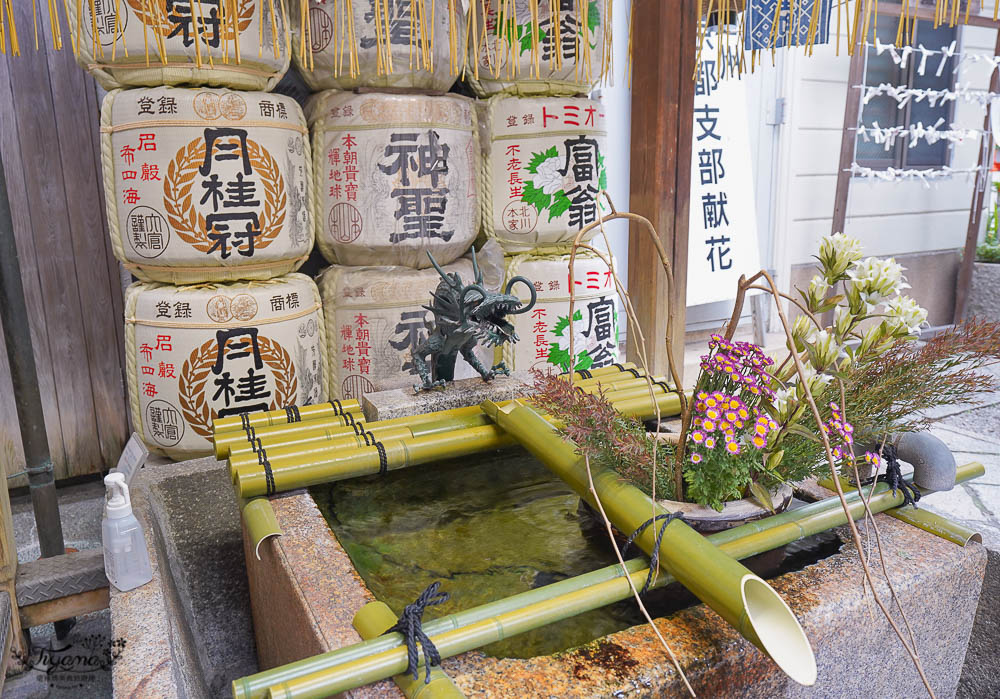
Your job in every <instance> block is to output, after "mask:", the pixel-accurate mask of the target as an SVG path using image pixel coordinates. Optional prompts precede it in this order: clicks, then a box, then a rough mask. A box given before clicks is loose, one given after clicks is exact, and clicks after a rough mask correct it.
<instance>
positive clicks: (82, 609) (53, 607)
mask: <svg viewBox="0 0 1000 699" xmlns="http://www.w3.org/2000/svg"><path fill="white" fill-rule="evenodd" d="M110 602H111V592H110V588H107V587H99V588H97V589H96V590H88V591H87V592H78V593H77V594H75V595H69V596H68V597H60V598H59V599H54V600H49V601H48V602H39V603H38V604H29V605H28V606H26V607H21V609H20V614H21V625H22V626H24V628H26V629H29V628H31V627H32V626H41V625H42V624H49V623H51V622H53V621H62V620H63V619H72V618H73V617H77V616H83V615H84V614H90V613H91V612H97V611H100V610H102V609H107V608H108V605H109V604H110Z"/></svg>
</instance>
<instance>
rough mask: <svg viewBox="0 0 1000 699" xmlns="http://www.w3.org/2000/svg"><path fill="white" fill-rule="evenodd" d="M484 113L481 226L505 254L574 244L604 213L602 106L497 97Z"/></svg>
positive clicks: (556, 99)
mask: <svg viewBox="0 0 1000 699" xmlns="http://www.w3.org/2000/svg"><path fill="white" fill-rule="evenodd" d="M481 109H482V115H481V123H482V127H483V130H484V135H483V156H484V157H483V187H482V193H483V196H482V204H483V227H484V229H485V230H486V234H487V235H488V236H491V237H493V238H496V239H497V240H498V241H499V242H500V244H501V245H502V246H503V247H504V250H506V251H508V252H527V251H529V250H532V249H534V248H536V247H540V246H547V245H556V244H559V243H567V242H570V241H572V240H573V237H574V236H575V235H576V234H577V233H578V232H579V231H580V229H582V228H583V227H584V226H586V225H587V224H589V223H593V222H594V221H596V220H597V219H598V217H599V216H601V215H602V214H603V213H605V211H604V208H603V207H604V204H603V202H599V201H598V199H597V194H598V192H600V191H601V190H602V189H606V188H607V186H608V183H607V167H606V165H605V157H606V152H607V134H606V132H605V117H604V107H603V105H602V104H601V103H600V102H597V101H594V100H589V99H584V98H569V97H536V98H519V97H508V96H504V95H500V96H497V97H492V98H490V99H489V100H487V101H485V102H483V103H482V107H481ZM594 233H596V230H595V231H593V233H592V235H593V234H594Z"/></svg>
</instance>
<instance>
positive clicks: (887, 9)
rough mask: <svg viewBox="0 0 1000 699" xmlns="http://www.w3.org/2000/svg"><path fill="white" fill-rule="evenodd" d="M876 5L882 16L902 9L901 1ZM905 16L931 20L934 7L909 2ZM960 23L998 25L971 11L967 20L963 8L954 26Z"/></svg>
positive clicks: (893, 13) (988, 26)
mask: <svg viewBox="0 0 1000 699" xmlns="http://www.w3.org/2000/svg"><path fill="white" fill-rule="evenodd" d="M877 7H878V13H879V15H882V16H884V17H899V15H900V13H902V11H903V5H902V3H899V4H896V3H892V4H890V3H887V2H884V3H882V4H881V5H878V6H877ZM906 17H907V21H909V20H910V19H913V18H916V19H924V20H929V21H931V22H933V21H934V8H933V7H928V6H927V5H918V6H917V7H914V6H913V3H912V2H911V3H910V8H909V9H908V10H907V12H906ZM942 24H948V21H947V18H946V19H945V21H944V22H942ZM961 24H966V25H968V26H970V27H986V28H987V29H996V28H997V27H1000V22H998V21H996V20H994V19H993V18H992V17H982V16H980V15H976V14H972V13H971V12H970V13H969V18H968V20H966V19H965V10H964V9H962V10H961V11H960V12H959V14H958V23H957V24H956V26H958V25H961Z"/></svg>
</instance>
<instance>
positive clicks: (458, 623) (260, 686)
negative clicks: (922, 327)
mask: <svg viewBox="0 0 1000 699" xmlns="http://www.w3.org/2000/svg"><path fill="white" fill-rule="evenodd" d="M984 473H985V469H984V468H983V465H982V464H979V463H969V464H965V465H963V466H959V467H958V470H957V472H956V477H955V482H956V483H962V482H965V481H967V480H971V479H974V478H978V477H980V476H982V475H983V474H984ZM846 499H847V502H848V509H849V510H850V512H851V516H852V518H854V519H860V518H861V517H863V516H864V514H865V511H864V504H863V503H862V502H861V499H860V496H859V495H858V493H857V492H853V493H849V494H847V495H846ZM902 502H903V498H902V495H901V494H893V493H892V491H891V490H890V489H889V487H888V486H887V485H885V484H884V483H879V484H877V485H876V487H875V493H874V495H873V496H872V499H871V501H870V503H869V507H870V509H871V510H872V512H884V511H888V512H892V511H894V510H893V509H890V508H898V507H899V506H900V505H901V504H902ZM846 522H847V516H846V515H845V514H844V510H843V508H842V507H841V504H840V500H839V499H838V498H837V497H836V496H834V497H830V498H827V499H825V500H821V501H819V502H815V503H811V504H809V505H805V506H803V507H800V508H796V509H794V510H786V511H785V512H783V513H781V514H778V515H774V516H771V517H766V518H764V519H761V520H757V521H755V522H749V523H747V524H743V525H741V526H739V527H734V528H733V529H729V530H726V531H723V532H717V533H715V534H711V535H709V536H708V537H706V538H707V539H708V540H709V541H711V542H712V543H713V544H715V545H717V546H718V547H719V549H720V550H722V551H723V552H724V553H726V554H728V555H730V556H732V557H733V558H738V559H743V558H748V557H750V556H755V555H757V554H759V553H764V552H765V551H770V550H772V549H774V548H777V547H778V546H784V545H785V544H789V543H791V542H793V541H797V540H798V539H801V538H804V537H807V536H812V535H814V534H818V533H820V532H823V531H827V530H829V529H832V528H834V527H838V526H841V525H843V524H845V523H846ZM648 565H649V564H648V561H646V560H644V559H639V558H635V559H631V560H628V561H625V568H626V570H627V571H628V573H629V574H630V575H633V577H635V578H636V585H637V586H639V585H641V584H642V582H641V581H642V580H645V577H646V575H647V574H648ZM616 578H617V579H618V580H619V581H620V582H621V584H620V585H619V586H618V588H616V591H615V595H616V596H615V597H614V598H613V599H611V600H610V601H609V602H608V603H611V602H617V601H620V600H622V599H626V598H628V597H630V596H631V595H632V591H631V588H630V587H629V586H628V584H627V583H626V582H625V579H624V577H622V571H621V567H620V566H619V565H617V564H615V565H610V566H606V567H604V568H601V569H599V570H595V571H593V572H591V573H586V574H584V575H578V576H576V577H573V578H568V579H566V580H561V581H559V582H555V583H552V584H550V585H545V586H544V587H540V588H536V589H534V590H528V591H526V592H522V593H519V594H516V595H513V596H511V597H508V598H506V599H501V600H497V601H495V602H489V603H487V604H483V605H480V606H478V607H473V608H472V609H467V610H465V611H462V612H457V613H455V614H451V615H448V616H446V617H441V618H438V619H434V620H431V621H428V622H426V623H425V624H424V625H423V629H424V632H425V633H426V634H427V635H428V636H431V637H432V638H433V637H436V636H437V635H438V634H441V633H444V632H445V631H449V630H452V629H458V628H461V627H463V626H467V625H469V624H473V623H477V622H481V621H484V620H486V619H490V618H492V617H496V616H498V615H501V614H503V613H505V612H509V611H512V610H515V609H521V608H524V607H526V606H529V605H533V604H538V603H543V602H546V601H551V600H555V599H557V598H559V597H561V596H562V595H564V594H567V593H570V592H574V591H578V590H584V589H588V588H593V587H594V586H596V585H599V584H600V583H604V582H607V581H610V580H614V579H616ZM671 582H674V580H673V578H672V577H671V576H670V575H668V574H662V573H661V574H660V575H658V576H657V577H656V579H655V580H654V581H653V584H652V587H653V588H658V587H662V586H664V585H667V584H669V583H671ZM399 645H400V641H399V638H398V637H390V636H386V637H382V638H379V639H376V640H374V641H369V642H366V643H359V644H355V645H353V646H348V647H345V648H339V649H337V650H332V651H328V652H326V653H323V654H320V655H316V656H313V657H311V658H305V659H303V660H297V661H295V662H293V663H289V664H287V665H282V666H280V667H277V668H273V669H271V670H266V671H264V672H259V673H257V674H255V675H250V676H247V677H243V678H240V679H238V680H235V681H234V682H233V697H234V699H259V698H260V697H264V696H266V695H267V690H268V687H270V686H272V685H277V684H281V683H283V682H287V681H289V680H294V679H297V678H301V677H305V676H307V675H312V674H314V673H320V672H323V671H325V670H329V669H330V668H334V667H336V666H338V665H343V664H345V663H349V662H352V661H354V660H358V659H360V658H364V657H367V656H370V655H374V654H376V653H380V652H383V651H387V650H390V649H392V648H395V647H398V646H399Z"/></svg>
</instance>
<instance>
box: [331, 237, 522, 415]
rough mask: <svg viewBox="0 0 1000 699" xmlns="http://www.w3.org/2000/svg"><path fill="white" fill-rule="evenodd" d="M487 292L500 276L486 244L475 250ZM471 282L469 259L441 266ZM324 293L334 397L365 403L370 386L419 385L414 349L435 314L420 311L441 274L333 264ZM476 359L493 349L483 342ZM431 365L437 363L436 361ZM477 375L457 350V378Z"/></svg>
mask: <svg viewBox="0 0 1000 699" xmlns="http://www.w3.org/2000/svg"><path fill="white" fill-rule="evenodd" d="M477 260H478V263H479V266H480V269H481V270H482V272H483V277H484V281H485V282H486V286H487V288H488V289H491V290H496V289H497V287H498V286H499V283H500V277H501V275H502V273H503V268H502V264H503V262H502V260H503V258H502V257H501V254H500V250H499V248H497V246H496V245H492V244H489V243H488V244H487V246H484V248H483V249H482V250H480V252H479V253H478V255H477ZM443 269H444V271H445V273H447V274H452V273H456V272H457V273H458V274H459V275H460V276H461V277H462V280H463V281H464V282H465V283H468V284H471V283H472V281H473V271H472V262H471V260H470V258H469V257H463V258H462V259H460V260H457V261H455V262H453V263H452V264H450V265H444V266H443ZM317 281H318V283H319V288H320V293H321V294H322V296H323V312H324V315H325V317H326V328H327V336H328V337H329V338H330V341H329V348H330V349H329V351H330V357H329V360H330V361H329V363H330V374H329V376H330V382H329V385H328V391H329V394H330V397H331V398H339V399H341V400H345V399H351V398H353V399H355V400H360V399H361V396H363V395H365V394H366V393H371V392H373V391H383V390H388V389H392V388H407V389H409V388H412V387H413V386H416V385H418V384H420V383H421V379H420V377H419V375H418V374H417V372H416V369H415V368H414V366H413V357H412V354H411V351H412V350H413V349H414V348H415V347H417V346H418V345H419V344H420V343H421V342H423V341H424V340H425V339H426V338H427V335H428V333H429V332H430V328H431V325H432V324H433V320H434V314H433V313H431V312H430V311H428V310H427V309H425V308H423V306H425V305H430V304H431V302H432V299H431V292H432V291H434V290H435V289H437V286H438V283H439V282H440V281H441V277H440V276H439V275H438V273H437V271H435V270H434V269H433V268H431V269H419V270H418V269H409V268H406V267H345V266H341V265H333V266H331V267H329V268H327V269H326V270H325V271H324V272H323V273H322V274H321V275H320V277H319V279H318V280H317ZM476 356H478V357H479V359H480V361H481V362H482V363H483V365H484V366H487V367H489V366H492V360H493V348H492V347H489V348H487V347H481V348H479V349H478V350H477V352H476ZM425 359H427V360H428V366H433V360H432V359H431V358H429V357H425ZM474 376H479V374H478V373H477V372H475V371H474V370H473V369H472V367H471V366H469V364H468V363H467V362H466V361H465V360H464V359H463V358H462V357H461V355H459V357H458V361H457V363H456V365H455V378H457V379H461V378H470V377H474Z"/></svg>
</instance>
